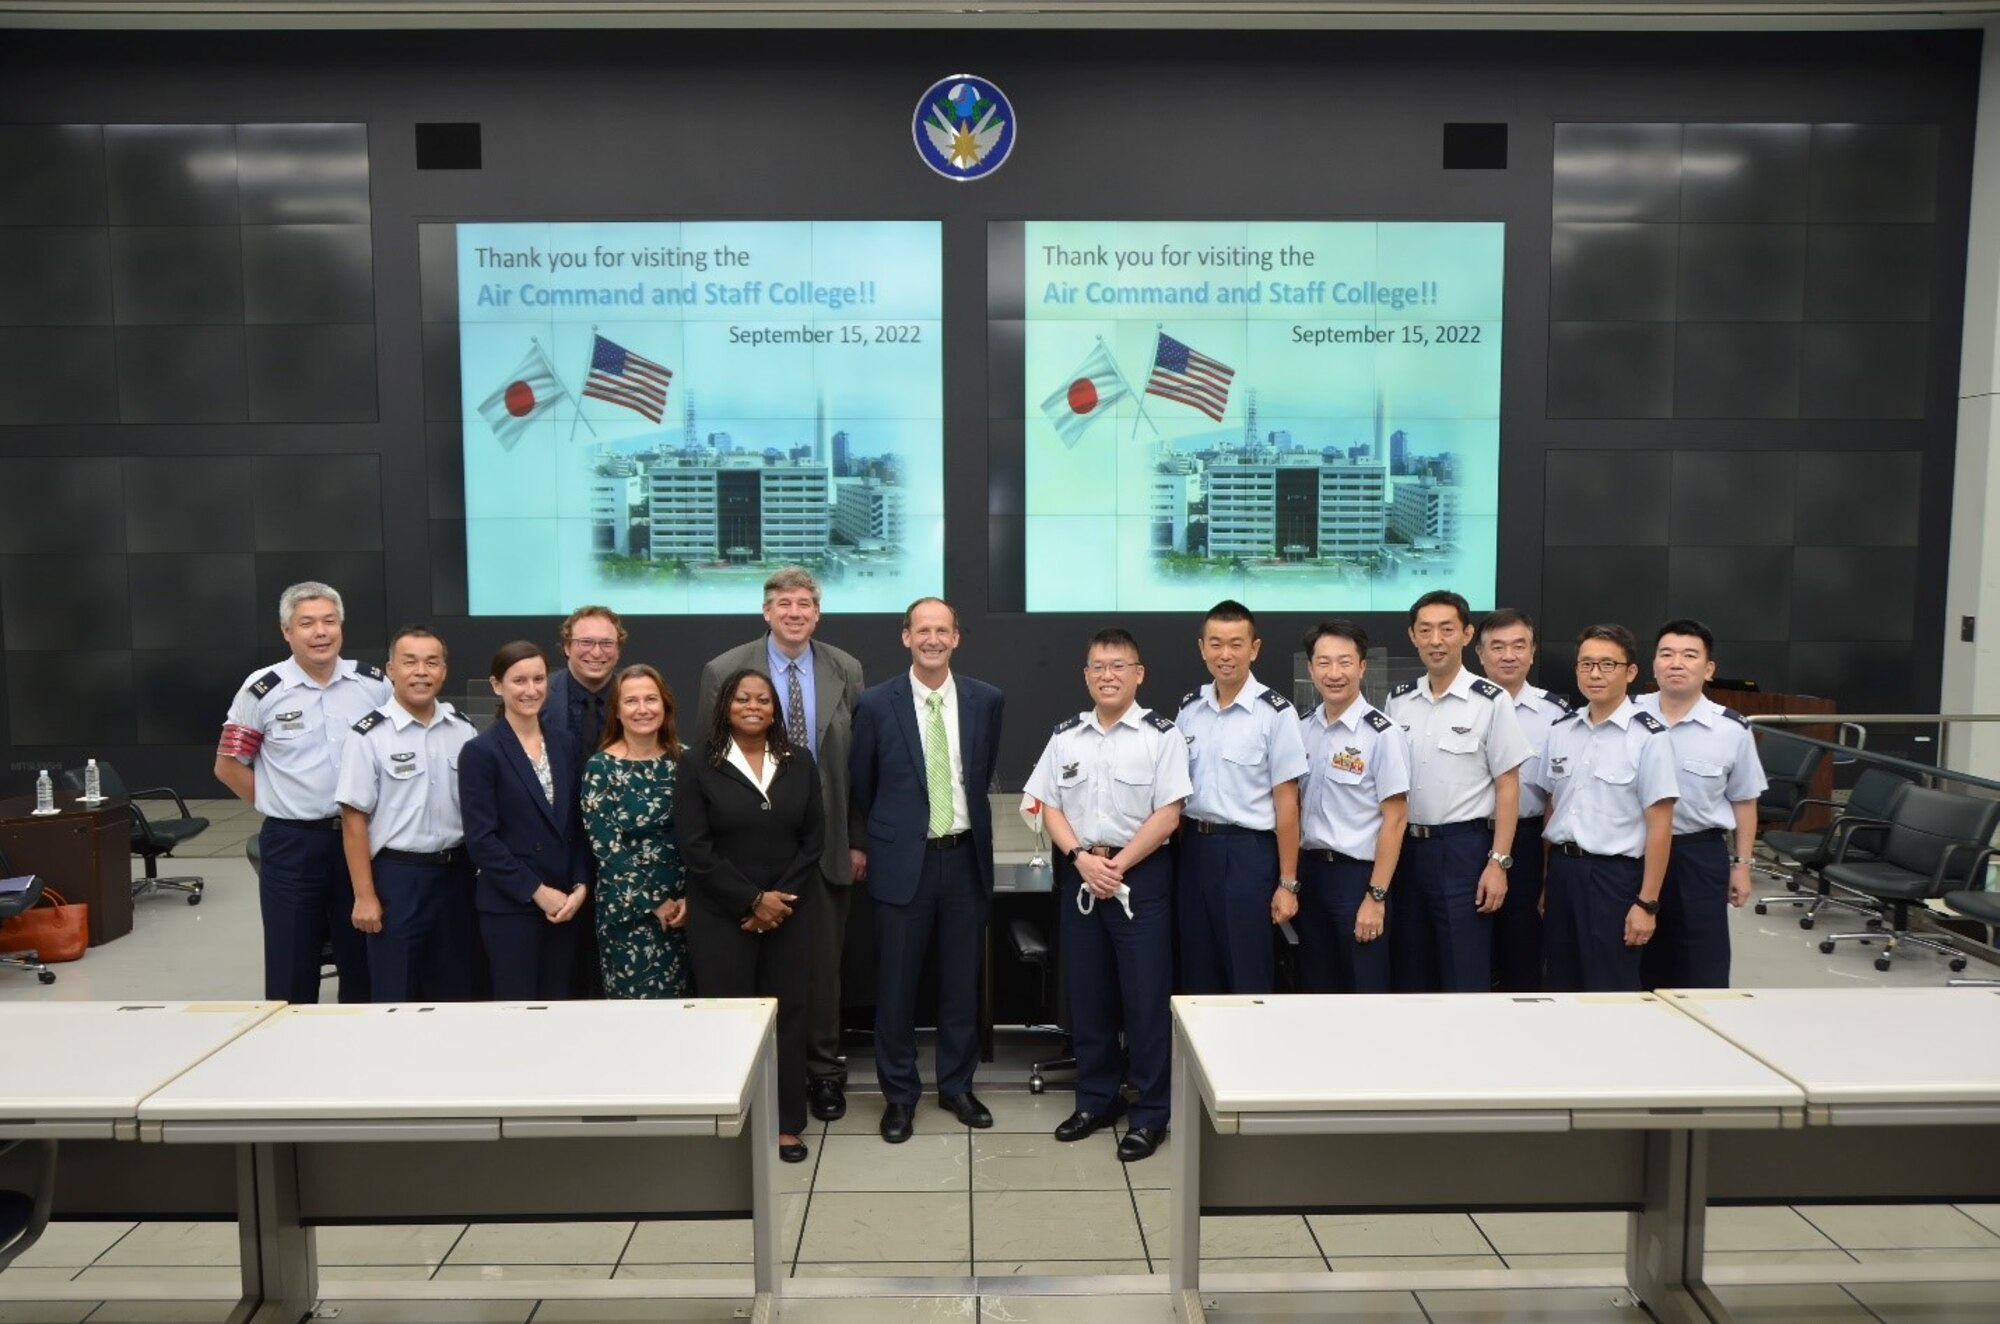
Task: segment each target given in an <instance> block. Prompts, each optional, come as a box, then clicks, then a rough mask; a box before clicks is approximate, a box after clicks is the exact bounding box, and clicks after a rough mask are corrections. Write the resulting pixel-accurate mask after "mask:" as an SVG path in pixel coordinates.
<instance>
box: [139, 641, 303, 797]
mask: <svg viewBox="0 0 2000 1324" xmlns="http://www.w3.org/2000/svg"><path fill="white" fill-rule="evenodd" d="M279 649H280V651H281V650H282V645H280V646H279ZM275 657H276V652H274V650H273V649H271V648H262V649H258V648H176V649H167V650H161V649H141V650H140V651H139V652H136V653H134V654H132V693H133V697H134V698H135V699H136V700H137V706H138V714H137V717H138V727H139V730H138V738H139V741H140V743H142V744H147V745H177V744H185V745H191V746H193V747H195V748H196V749H200V748H202V747H204V746H206V747H207V748H208V749H209V750H210V751H211V754H212V752H213V750H214V747H215V741H216V738H217V737H218V736H220V735H221V734H222V716H223V714H224V713H225V712H227V711H228V709H229V703H230V700H231V699H232V698H233V697H234V695H233V694H232V692H231V687H232V686H234V685H237V684H240V683H241V682H242V680H243V677H245V676H247V675H249V674H250V673H251V672H253V671H255V670H256V669H257V668H258V667H260V666H269V665H270V664H271V662H272V661H273V660H274V658H275ZM218 678H222V680H221V683H220V684H219V685H218V684H217V683H216V682H217V679H218ZM120 771H123V769H122V768H121V769H120ZM211 785H213V780H212V779H209V780H205V781H203V780H196V781H192V782H184V783H182V785H181V786H180V791H181V794H183V795H196V794H199V795H207V794H210V792H209V789H208V788H209V786H211Z"/></svg>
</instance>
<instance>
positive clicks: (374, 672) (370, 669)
mask: <svg viewBox="0 0 2000 1324" xmlns="http://www.w3.org/2000/svg"><path fill="white" fill-rule="evenodd" d="M355 670H356V671H357V672H359V673H360V674H361V675H364V676H366V677H368V679H370V680H387V679H389V678H388V677H387V676H385V675H383V674H382V668H380V667H378V666H376V665H375V664H374V663H373V662H364V663H362V664H361V665H360V666H358V667H356V668H355Z"/></svg>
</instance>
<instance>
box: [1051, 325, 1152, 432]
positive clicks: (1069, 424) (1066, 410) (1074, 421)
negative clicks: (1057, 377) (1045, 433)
mask: <svg viewBox="0 0 2000 1324" xmlns="http://www.w3.org/2000/svg"><path fill="white" fill-rule="evenodd" d="M1130 394H1132V392H1131V390H1130V389H1129V388H1128V387H1127V386H1126V385H1125V378H1124V377H1123V376H1122V375H1120V373H1119V371H1118V365H1117V364H1115V363H1113V362H1112V361H1111V351H1110V350H1108V349H1106V348H1105V347H1104V342H1103V341H1101V340H1100V341H1098V342H1097V348H1096V349H1093V350H1091V351H1090V357H1088V358H1086V359H1085V360H1084V361H1083V365H1082V366H1081V367H1079V368H1078V369H1077V370H1076V371H1075V372H1074V373H1072V374H1070V377H1069V379H1068V380H1067V381H1065V382H1064V383H1063V384H1062V385H1061V386H1058V387H1057V388H1056V389H1055V390H1054V392H1052V393H1051V394H1050V395H1049V398H1048V399H1046V400H1044V401H1042V412H1043V413H1044V414H1047V415H1048V416H1049V422H1051V423H1053V424H1055V425H1056V435H1057V436H1059V437H1061V438H1062V441H1063V445H1065V446H1074V445H1076V443H1077V442H1078V441H1079V440H1081V439H1082V437H1083V433H1084V429H1086V428H1088V427H1089V426H1090V425H1091V424H1092V423H1093V422H1095V421H1096V420H1098V419H1099V418H1102V417H1103V416H1104V415H1106V414H1108V413H1110V412H1111V406H1113V405H1115V404H1117V403H1118V402H1119V401H1120V400H1123V399H1124V398H1125V397H1126V396H1128V395H1130Z"/></svg>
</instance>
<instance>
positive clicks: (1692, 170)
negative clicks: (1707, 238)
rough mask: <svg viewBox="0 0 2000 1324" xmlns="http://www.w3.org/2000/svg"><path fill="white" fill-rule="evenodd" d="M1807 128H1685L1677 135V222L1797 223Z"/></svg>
mask: <svg viewBox="0 0 2000 1324" xmlns="http://www.w3.org/2000/svg"><path fill="white" fill-rule="evenodd" d="M1811 146H1812V126H1811V125H1808V124H1689V125H1687V126H1685V127H1684V128H1683V130H1682V134H1681V152H1682V156H1681V164H1682V175H1681V219H1682V220H1684V221H1802V220H1804V219H1805V218H1806V212H1807V197H1808V195H1807V191H1806V179H1807V173H1806V170H1807V165H1806V163H1807V158H1808V156H1809V155H1810V152H1811Z"/></svg>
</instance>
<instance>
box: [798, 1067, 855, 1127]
mask: <svg viewBox="0 0 2000 1324" xmlns="http://www.w3.org/2000/svg"><path fill="white" fill-rule="evenodd" d="M806 1089H807V1092H808V1093H810V1094H811V1095H812V1114H813V1116H814V1117H817V1118H819V1120H820V1121H822V1122H837V1121H839V1120H840V1119H841V1118H843V1117H845V1116H847V1091H846V1090H844V1089H842V1088H841V1087H840V1080H839V1078H837V1077H834V1076H814V1077H813V1078H812V1081H811V1083H810V1084H808V1085H807V1086H806Z"/></svg>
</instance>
